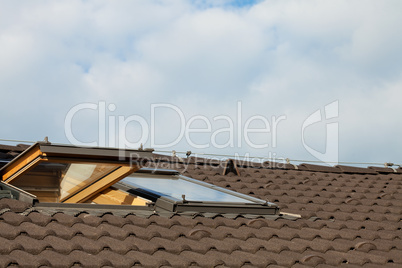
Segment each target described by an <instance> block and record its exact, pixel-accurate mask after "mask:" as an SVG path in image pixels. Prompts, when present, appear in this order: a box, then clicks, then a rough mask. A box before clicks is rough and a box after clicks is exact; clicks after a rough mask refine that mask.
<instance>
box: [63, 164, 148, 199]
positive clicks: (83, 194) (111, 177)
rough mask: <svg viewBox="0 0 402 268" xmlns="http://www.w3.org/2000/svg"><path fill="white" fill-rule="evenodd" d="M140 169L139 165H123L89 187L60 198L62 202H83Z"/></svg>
mask: <svg viewBox="0 0 402 268" xmlns="http://www.w3.org/2000/svg"><path fill="white" fill-rule="evenodd" d="M138 169H140V167H139V166H131V167H130V166H127V167H126V166H122V167H120V168H118V169H117V170H115V171H114V172H112V173H109V174H108V175H106V176H105V177H103V178H101V179H100V180H98V181H96V182H94V183H93V184H91V185H89V186H88V187H86V188H84V189H82V190H81V191H79V192H77V193H76V194H74V195H72V196H70V197H67V198H65V199H63V200H60V202H62V203H83V202H85V201H87V200H88V199H90V198H91V197H93V196H94V195H96V194H97V193H99V192H101V191H103V190H105V189H106V188H109V187H110V186H112V185H113V184H115V183H116V182H118V181H119V180H121V179H123V178H124V177H126V176H127V175H129V174H131V173H133V172H135V171H137V170H138Z"/></svg>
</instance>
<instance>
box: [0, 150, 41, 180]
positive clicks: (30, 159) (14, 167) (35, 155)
mask: <svg viewBox="0 0 402 268" xmlns="http://www.w3.org/2000/svg"><path fill="white" fill-rule="evenodd" d="M33 150H34V151H33V152H31V153H29V154H26V155H23V156H21V157H20V158H19V159H16V161H15V163H11V162H10V165H9V166H8V167H6V169H5V170H4V171H2V173H3V174H2V180H3V181H6V180H7V183H9V182H10V181H12V180H13V179H15V178H16V177H17V176H15V175H17V173H18V174H19V173H21V172H22V171H25V170H27V169H28V168H30V167H32V166H33V165H34V164H36V163H38V162H39V161H40V160H41V158H42V156H43V154H42V152H41V151H40V149H39V147H36V148H34V149H33Z"/></svg>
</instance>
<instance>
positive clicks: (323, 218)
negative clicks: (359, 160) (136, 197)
mask: <svg viewBox="0 0 402 268" xmlns="http://www.w3.org/2000/svg"><path fill="white" fill-rule="evenodd" d="M16 151H17V150H13V148H11V147H10V148H5V147H0V152H2V153H3V154H7V155H12V154H15V153H14V152H16ZM10 153H11V154H10ZM158 161H159V162H158V166H159V167H162V168H170V169H176V170H179V171H181V172H182V173H183V174H184V175H186V176H189V177H192V178H195V179H198V180H202V181H205V182H208V183H212V184H215V185H218V186H221V187H224V188H228V189H231V190H234V191H238V192H241V193H244V194H248V195H251V196H254V197H257V198H261V199H264V200H266V199H268V200H269V201H271V202H275V203H277V204H278V205H279V206H280V207H281V211H284V212H289V213H295V214H300V215H301V216H302V217H301V218H300V219H297V220H289V219H284V218H280V217H278V218H275V219H265V218H246V217H243V216H241V215H240V216H239V215H236V216H234V217H232V218H231V217H225V215H219V214H197V213H193V214H191V213H189V214H187V215H186V214H183V215H174V214H169V215H168V214H167V215H156V214H153V213H148V214H147V213H145V212H144V213H138V212H135V211H134V212H130V211H125V212H122V211H98V212H97V213H93V212H91V211H88V210H82V211H79V210H73V211H69V210H59V211H57V210H54V209H53V210H52V209H45V208H36V207H31V206H30V205H28V204H25V203H23V202H20V201H16V200H12V199H7V198H3V199H1V200H0V254H1V255H0V267H3V266H8V265H14V264H16V265H20V266H34V267H39V266H63V267H65V266H74V265H83V266H95V267H101V266H113V267H130V266H133V265H139V266H150V267H160V266H175V267H188V266H191V265H194V266H202V267H215V266H230V267H243V266H245V267H247V266H249V267H251V266H256V267H266V266H268V265H278V266H291V265H296V266H300V267H302V266H317V265H324V266H325V265H329V266H338V265H342V264H352V265H355V266H360V265H364V264H372V265H374V266H380V265H381V266H382V265H385V264H386V265H388V266H391V267H392V266H395V267H400V266H401V265H402V240H401V238H402V231H401V227H402V189H401V187H402V174H401V172H400V171H401V169H398V170H395V171H394V170H393V169H391V168H354V167H347V166H337V167H334V168H331V167H324V166H317V165H309V164H301V165H299V166H296V167H294V166H292V165H287V166H284V167H282V168H272V169H271V168H267V165H263V166H264V167H258V165H257V164H255V163H237V162H236V161H233V162H232V164H231V165H228V164H227V163H221V162H219V161H213V162H211V161H209V160H207V159H195V158H189V159H178V158H173V157H163V156H160V157H159V160H158ZM225 167H226V168H230V170H229V172H228V170H226V172H225V170H223V169H224V168H225ZM234 167H235V168H234ZM296 168H297V169H296ZM223 174H226V175H223Z"/></svg>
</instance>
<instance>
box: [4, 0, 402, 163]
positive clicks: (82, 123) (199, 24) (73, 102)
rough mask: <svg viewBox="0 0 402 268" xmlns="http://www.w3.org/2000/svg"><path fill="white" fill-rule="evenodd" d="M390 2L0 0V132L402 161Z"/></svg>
mask: <svg viewBox="0 0 402 268" xmlns="http://www.w3.org/2000/svg"><path fill="white" fill-rule="evenodd" d="M401 12H402V2H401V1H399V0H387V1H370V0H367V1H353V0H348V1H343V0H339V1H326V0H320V1H303V0H297V1H296V0H295V1H293V0H281V1H274V0H266V1H224V0H222V1H208V0H206V1H197V0H196V1H180V0H178V1H161V0H159V1H90V0H86V1H78V0H69V1H45V0H43V1H3V0H0V93H1V97H0V104H1V105H0V114H1V117H0V119H1V126H2V127H1V128H0V139H3V140H6V139H13V140H25V141H38V140H43V139H44V137H45V136H47V137H49V140H50V141H51V142H54V143H73V144H80V145H88V146H102V147H104V146H106V147H122V148H138V147H139V146H141V144H142V145H143V147H152V148H154V149H156V150H159V151H172V150H175V151H177V152H185V151H191V152H192V153H193V154H195V153H206V154H219V155H240V156H245V155H250V156H258V157H263V158H269V157H271V158H275V159H285V158H289V159H291V162H292V161H293V160H301V161H302V162H307V161H321V162H323V163H327V164H334V163H335V164H336V163H337V162H363V163H379V164H381V163H384V162H392V163H395V164H402V154H401V148H402V141H401V136H402V127H401V119H400V115H401V114H402V105H400V100H401V97H402V64H401V62H402V50H401V48H402V35H401V34H400V29H399V28H400V27H399V26H400V25H402V16H400V14H401ZM3 143H7V142H6V141H3ZM293 162H294V163H296V164H298V163H299V162H296V161H293ZM366 166H367V165H366Z"/></svg>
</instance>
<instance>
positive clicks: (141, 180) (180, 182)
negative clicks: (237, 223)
mask: <svg viewBox="0 0 402 268" xmlns="http://www.w3.org/2000/svg"><path fill="white" fill-rule="evenodd" d="M122 182H124V183H125V184H128V185H131V186H134V187H136V188H140V189H144V190H147V191H149V192H153V193H156V194H158V195H161V196H170V197H173V198H176V199H179V200H182V195H185V198H186V200H187V201H206V202H236V203H254V202H252V201H250V200H247V199H244V198H241V197H237V196H235V195H231V194H228V193H225V192H222V191H219V190H216V189H213V188H208V187H205V186H203V185H200V184H197V183H194V182H191V181H187V180H184V179H180V178H179V177H177V176H174V177H173V176H164V178H161V177H153V176H149V177H148V176H138V175H135V176H133V175H131V176H128V177H126V178H125V179H123V180H122Z"/></svg>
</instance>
